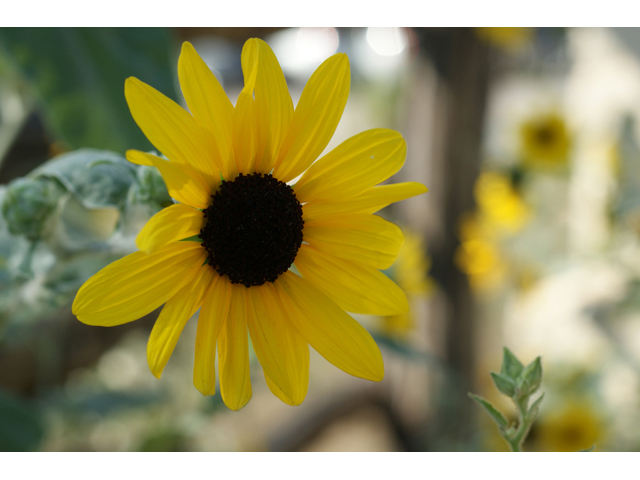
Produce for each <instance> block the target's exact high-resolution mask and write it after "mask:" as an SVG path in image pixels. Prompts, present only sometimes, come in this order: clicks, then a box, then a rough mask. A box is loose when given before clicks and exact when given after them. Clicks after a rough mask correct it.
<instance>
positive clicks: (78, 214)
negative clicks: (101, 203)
mask: <svg viewBox="0 0 640 480" xmlns="http://www.w3.org/2000/svg"><path fill="white" fill-rule="evenodd" d="M119 218H120V211H119V210H118V209H117V208H115V207H104V208H86V207H85V206H84V205H83V204H82V203H81V202H79V201H78V200H77V199H76V197H75V196H74V195H71V194H68V195H67V196H66V198H65V199H63V201H62V202H60V212H59V215H58V216H57V221H56V222H55V225H54V229H53V232H52V235H51V236H50V237H48V238H47V244H48V245H49V247H50V248H51V249H52V250H53V251H55V252H56V254H58V255H64V254H68V253H71V252H74V251H77V250H82V249H92V248H104V245H103V242H104V241H105V240H107V239H108V238H109V237H110V236H111V235H112V234H113V233H114V231H115V229H116V226H117V224H118V220H119Z"/></svg>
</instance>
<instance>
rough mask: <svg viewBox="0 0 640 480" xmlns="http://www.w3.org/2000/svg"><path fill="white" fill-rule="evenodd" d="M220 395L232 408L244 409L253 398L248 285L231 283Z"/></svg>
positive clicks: (220, 350)
mask: <svg viewBox="0 0 640 480" xmlns="http://www.w3.org/2000/svg"><path fill="white" fill-rule="evenodd" d="M218 366H219V368H218V370H219V373H220V394H221V395H222V400H223V401H224V404H225V405H226V406H227V407H229V408H230V409H231V410H240V409H241V408H242V407H244V406H245V405H246V404H247V402H248V401H249V400H251V395H252V390H251V378H250V375H249V335H248V332H247V288H246V287H245V286H244V285H238V284H231V301H230V307H229V315H228V317H227V319H226V320H225V322H224V325H223V326H222V329H221V330H220V335H219V337H218Z"/></svg>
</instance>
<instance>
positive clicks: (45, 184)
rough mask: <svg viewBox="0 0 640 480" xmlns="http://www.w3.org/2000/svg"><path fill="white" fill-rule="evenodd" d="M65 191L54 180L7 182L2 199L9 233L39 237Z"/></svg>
mask: <svg viewBox="0 0 640 480" xmlns="http://www.w3.org/2000/svg"><path fill="white" fill-rule="evenodd" d="M63 194H64V189H63V188H62V187H61V186H60V185H59V184H58V182H56V181H55V180H48V179H46V178H36V179H34V178H17V179H15V180H13V181H12V182H11V183H10V184H9V185H8V187H7V191H6V194H5V196H4V201H3V202H2V214H3V216H4V218H5V220H6V222H7V228H8V230H9V232H10V233H11V234H13V235H23V236H25V237H27V238H28V239H29V240H31V241H35V240H38V239H39V238H40V237H41V235H42V234H43V232H44V230H45V228H46V223H47V220H48V218H49V216H50V215H51V214H52V213H53V211H54V210H55V209H56V207H57V204H58V200H59V199H60V197H61V196H62V195H63Z"/></svg>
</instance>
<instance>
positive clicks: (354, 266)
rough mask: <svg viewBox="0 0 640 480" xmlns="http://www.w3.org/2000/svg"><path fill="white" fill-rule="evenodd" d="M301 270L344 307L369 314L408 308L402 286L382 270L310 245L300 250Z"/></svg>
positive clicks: (388, 312) (403, 310)
mask: <svg viewBox="0 0 640 480" xmlns="http://www.w3.org/2000/svg"><path fill="white" fill-rule="evenodd" d="M295 265H296V267H297V268H298V271H299V272H300V274H301V275H302V276H303V277H304V278H306V279H307V280H309V281H310V282H311V283H312V284H313V285H314V286H315V287H317V288H319V289H320V290H322V292H323V293H325V294H326V295H327V296H328V297H329V298H331V299H332V300H333V301H334V302H336V303H337V304H338V305H339V306H340V307H341V308H343V309H345V310H347V311H348V312H353V313H363V314H368V315H396V314H399V313H406V312H408V311H409V302H407V296H406V295H405V294H404V292H403V291H402V289H400V287H398V286H397V285H396V284H395V283H394V282H393V281H392V280H391V279H390V278H389V277H387V276H386V275H385V274H384V273H382V272H380V271H379V270H377V269H375V268H373V267H369V266H366V265H360V264H358V263H355V262H350V261H348V260H344V259H341V258H337V257H333V256H331V255H327V254H325V253H322V252H321V251H320V250H317V249H315V248H313V247H311V246H310V245H302V246H301V247H300V249H299V250H298V254H297V256H296V260H295Z"/></svg>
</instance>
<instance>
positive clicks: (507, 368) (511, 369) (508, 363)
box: [500, 347, 524, 380]
mask: <svg viewBox="0 0 640 480" xmlns="http://www.w3.org/2000/svg"><path fill="white" fill-rule="evenodd" d="M523 369H524V366H523V365H522V363H520V360H518V359H517V358H516V356H515V355H514V354H513V353H511V351H510V350H509V349H508V348H507V347H504V348H503V355H502V368H501V369H500V373H501V374H502V375H504V376H506V377H509V378H511V379H513V380H515V379H516V378H518V375H520V373H522V370H523Z"/></svg>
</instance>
